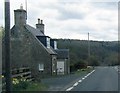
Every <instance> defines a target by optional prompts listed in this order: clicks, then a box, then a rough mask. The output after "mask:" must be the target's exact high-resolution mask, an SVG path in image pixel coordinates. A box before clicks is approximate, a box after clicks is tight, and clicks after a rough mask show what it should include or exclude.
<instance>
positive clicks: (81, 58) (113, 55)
mask: <svg viewBox="0 0 120 93" xmlns="http://www.w3.org/2000/svg"><path fill="white" fill-rule="evenodd" d="M57 41H58V48H67V49H69V50H70V65H71V69H78V68H83V67H85V66H86V65H87V64H88V65H92V66H98V65H109V66H110V65H117V64H118V42H117V41H112V42H107V41H106V42H104V41H90V58H89V60H88V41H87V40H73V39H72V40H71V39H57Z"/></svg>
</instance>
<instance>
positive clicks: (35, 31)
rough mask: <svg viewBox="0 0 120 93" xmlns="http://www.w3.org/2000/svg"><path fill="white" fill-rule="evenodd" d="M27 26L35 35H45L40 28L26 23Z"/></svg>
mask: <svg viewBox="0 0 120 93" xmlns="http://www.w3.org/2000/svg"><path fill="white" fill-rule="evenodd" d="M25 27H26V28H27V29H28V30H29V31H30V32H31V33H32V34H33V35H34V36H45V35H44V34H43V33H42V32H41V31H40V30H38V29H36V28H34V27H32V26H30V25H27V24H26V25H25Z"/></svg>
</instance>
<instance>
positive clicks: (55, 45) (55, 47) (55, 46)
mask: <svg viewBox="0 0 120 93" xmlns="http://www.w3.org/2000/svg"><path fill="white" fill-rule="evenodd" d="M54 49H57V42H56V41H54Z"/></svg>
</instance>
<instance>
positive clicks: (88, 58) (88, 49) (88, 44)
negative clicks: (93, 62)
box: [87, 33, 90, 65]
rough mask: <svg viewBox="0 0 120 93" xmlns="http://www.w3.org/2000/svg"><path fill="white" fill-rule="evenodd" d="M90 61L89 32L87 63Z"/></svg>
mask: <svg viewBox="0 0 120 93" xmlns="http://www.w3.org/2000/svg"><path fill="white" fill-rule="evenodd" d="M89 63H90V40H89V33H88V63H87V65H88V64H89Z"/></svg>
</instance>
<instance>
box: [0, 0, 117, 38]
mask: <svg viewBox="0 0 120 93" xmlns="http://www.w3.org/2000/svg"><path fill="white" fill-rule="evenodd" d="M98 1H99V2H98ZM98 1H97V2H96V0H74V1H73V0H69V1H68V0H39V1H34V0H28V20H27V22H28V24H30V25H32V26H34V27H35V24H36V23H37V18H40V19H43V22H44V24H45V33H46V34H47V35H49V36H50V37H52V38H70V39H87V33H88V32H89V33H90V38H91V39H93V40H117V36H118V35H117V34H118V4H117V2H118V1H117V0H116V2H115V1H114V2H113V0H105V1H103V0H98ZM2 3H3V2H2ZM2 3H1V2H0V9H2V10H3V5H2ZM21 3H23V6H24V9H25V0H19V1H16V0H11V26H13V25H14V12H13V10H15V9H18V8H19V6H20V4H21ZM1 5H2V6H1ZM0 14H1V11H0ZM2 15H3V13H2ZM2 21H3V16H2V17H0V25H1V24H3V22H2Z"/></svg>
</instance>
